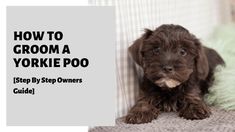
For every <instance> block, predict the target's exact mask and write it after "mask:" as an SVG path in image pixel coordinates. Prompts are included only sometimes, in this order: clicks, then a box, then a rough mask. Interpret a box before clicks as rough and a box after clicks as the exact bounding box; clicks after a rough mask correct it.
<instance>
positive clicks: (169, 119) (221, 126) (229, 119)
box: [89, 108, 235, 132]
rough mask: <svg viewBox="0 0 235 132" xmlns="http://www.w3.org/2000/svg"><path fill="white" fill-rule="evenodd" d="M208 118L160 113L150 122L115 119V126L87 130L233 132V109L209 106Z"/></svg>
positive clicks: (99, 131) (113, 131)
mask: <svg viewBox="0 0 235 132" xmlns="http://www.w3.org/2000/svg"><path fill="white" fill-rule="evenodd" d="M211 109H212V115H211V116H210V118H206V119H203V120H186V119H183V118H180V117H178V115H177V113H173V112H170V113H161V114H160V115H159V116H158V118H157V119H156V120H153V121H152V122H151V123H145V124H138V125H131V124H125V123H124V122H123V119H124V118H119V119H117V120H116V126H114V127H110V126H105V127H95V128H92V129H90V130H89V132H235V111H224V110H219V109H217V108H211Z"/></svg>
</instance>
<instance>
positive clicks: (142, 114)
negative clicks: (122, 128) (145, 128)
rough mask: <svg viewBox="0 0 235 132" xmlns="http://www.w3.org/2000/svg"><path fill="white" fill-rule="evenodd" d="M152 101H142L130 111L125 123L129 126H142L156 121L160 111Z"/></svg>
mask: <svg viewBox="0 0 235 132" xmlns="http://www.w3.org/2000/svg"><path fill="white" fill-rule="evenodd" d="M150 100H151V97H144V98H142V99H140V100H139V101H138V102H137V103H136V104H135V105H134V106H133V107H132V108H131V110H130V111H129V113H128V115H127V116H126V119H125V122H126V123H129V124H140V123H147V122H151V121H152V120H153V119H156V118H157V116H158V114H159V111H160V110H159V109H157V108H156V107H155V106H154V105H153V104H152V103H151V101H150Z"/></svg>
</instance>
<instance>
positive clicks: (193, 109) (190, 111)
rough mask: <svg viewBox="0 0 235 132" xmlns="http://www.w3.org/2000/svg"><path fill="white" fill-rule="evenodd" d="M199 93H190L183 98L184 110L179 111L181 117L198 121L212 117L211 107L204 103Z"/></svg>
mask: <svg viewBox="0 0 235 132" xmlns="http://www.w3.org/2000/svg"><path fill="white" fill-rule="evenodd" d="M196 93H198V92H195V91H194V92H191V93H190V92H189V93H187V94H185V96H184V97H183V102H182V106H183V107H182V108H181V109H180V110H179V116H180V117H184V118H185V119H191V120H198V119H204V118H207V117H209V116H210V114H211V111H210V108H209V106H207V105H206V103H205V102H204V101H203V99H202V97H200V95H199V94H196Z"/></svg>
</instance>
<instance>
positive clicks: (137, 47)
mask: <svg viewBox="0 0 235 132" xmlns="http://www.w3.org/2000/svg"><path fill="white" fill-rule="evenodd" d="M152 33H153V31H152V30H150V29H145V33H144V34H143V35H142V37H141V38H139V39H137V40H135V42H134V43H133V44H132V45H131V46H130V47H129V48H128V51H129V53H130V55H131V57H132V58H133V60H134V61H135V62H136V63H137V64H138V65H140V66H142V59H143V56H142V54H141V48H142V46H143V41H144V40H145V39H147V38H148V37H149V36H151V35H152Z"/></svg>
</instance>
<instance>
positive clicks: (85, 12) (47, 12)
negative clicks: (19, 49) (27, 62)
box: [7, 7, 116, 126]
mask: <svg viewBox="0 0 235 132" xmlns="http://www.w3.org/2000/svg"><path fill="white" fill-rule="evenodd" d="M27 30H29V31H62V32H63V35H64V37H63V40H61V41H49V40H48V39H47V36H46V34H45V35H44V40H43V41H33V40H31V41H14V39H13V32H14V31H27ZM16 44H28V45H31V44H38V45H40V44H48V45H49V44H58V45H63V44H68V45H69V47H70V51H71V54H69V55H67V54H64V55H63V54H52V55H51V54H45V55H41V54H36V55H33V54H30V55H27V54H26V55H24V54H22V55H17V54H14V53H13V46H14V45H16ZM60 48H61V47H60ZM14 57H17V58H18V57H22V58H31V57H37V58H40V57H42V58H54V57H57V58H67V57H70V58H73V57H77V58H83V57H86V58H89V61H90V64H89V66H88V67H87V68H82V67H78V68H73V67H67V68H63V67H62V68H16V67H15V64H14V62H13V58H14ZM60 76H61V77H65V78H66V77H68V78H83V83H81V84H79V83H78V84H58V83H57V84H54V85H52V84H40V85H36V84H28V85H27V84H13V77H23V78H31V77H38V78H40V77H48V78H50V77H51V78H57V77H60ZM14 87H19V88H21V87H29V88H31V87H34V88H35V90H36V93H35V95H30V94H29V95H20V94H18V95H17V94H13V92H12V90H13V88H14ZM115 90H116V79H115V18H114V7H7V125H92V126H96V125H114V118H115V97H116V94H115Z"/></svg>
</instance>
